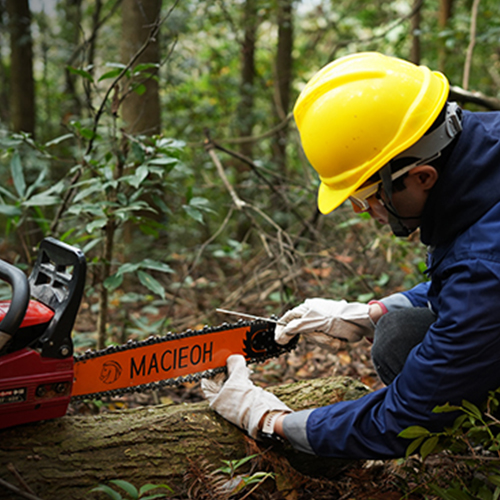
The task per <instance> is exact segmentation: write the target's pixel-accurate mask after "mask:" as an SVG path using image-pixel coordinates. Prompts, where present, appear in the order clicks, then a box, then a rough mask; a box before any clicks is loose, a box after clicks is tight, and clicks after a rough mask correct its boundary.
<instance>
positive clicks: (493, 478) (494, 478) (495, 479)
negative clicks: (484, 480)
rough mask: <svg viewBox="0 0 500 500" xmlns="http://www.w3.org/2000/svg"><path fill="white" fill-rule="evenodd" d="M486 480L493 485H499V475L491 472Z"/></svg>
mask: <svg viewBox="0 0 500 500" xmlns="http://www.w3.org/2000/svg"><path fill="white" fill-rule="evenodd" d="M488 481H490V482H491V483H493V484H494V485H495V486H500V476H498V475H496V474H492V475H491V476H488Z"/></svg>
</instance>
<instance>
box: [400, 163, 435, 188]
mask: <svg viewBox="0 0 500 500" xmlns="http://www.w3.org/2000/svg"><path fill="white" fill-rule="evenodd" d="M408 175H411V176H414V177H413V180H414V181H415V182H417V183H418V185H419V186H420V187H421V188H422V189H423V190H424V191H428V190H429V189H432V188H433V187H434V184H436V182H437V180H438V178H439V174H438V171H437V170H436V169H435V168H434V167H433V166H432V165H420V166H418V167H415V168H412V169H411V170H410V172H409V174H408Z"/></svg>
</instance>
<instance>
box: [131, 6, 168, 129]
mask: <svg viewBox="0 0 500 500" xmlns="http://www.w3.org/2000/svg"><path fill="white" fill-rule="evenodd" d="M161 3H162V0H147V1H145V0H123V3H122V40H121V58H122V62H123V63H124V64H127V63H128V62H129V61H130V59H131V58H132V56H134V55H135V54H136V53H137V51H138V50H139V49H140V48H141V46H142V45H143V44H144V43H145V42H146V41H147V40H148V37H149V34H150V32H151V29H152V27H153V26H154V24H155V23H157V22H158V21H159V16H160V10H161ZM145 63H154V64H159V63H160V44H159V41H158V37H157V38H156V39H152V40H149V44H148V46H147V48H146V50H145V51H144V52H143V53H142V54H141V56H140V57H139V59H138V60H137V62H136V65H137V64H145ZM134 67H135V66H134ZM148 73H156V71H155V70H154V69H150V70H148ZM140 82H141V83H142V84H143V85H144V86H145V90H144V92H143V93H141V94H140V95H139V94H138V93H137V92H135V91H132V92H131V93H130V94H129V95H128V96H127V97H126V99H125V100H124V102H123V105H122V116H123V119H124V121H125V122H126V124H127V132H129V133H132V134H144V135H153V134H159V133H160V130H161V120H160V97H159V92H158V88H159V87H158V80H157V79H156V78H151V77H150V78H145V77H144V76H142V77H140ZM137 83H138V81H137V80H136V79H132V81H131V84H132V85H136V84H137Z"/></svg>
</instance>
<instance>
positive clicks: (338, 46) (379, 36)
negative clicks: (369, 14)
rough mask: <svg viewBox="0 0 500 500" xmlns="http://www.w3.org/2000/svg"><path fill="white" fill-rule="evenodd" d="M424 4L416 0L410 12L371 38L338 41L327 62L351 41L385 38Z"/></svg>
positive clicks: (361, 41) (362, 42)
mask: <svg viewBox="0 0 500 500" xmlns="http://www.w3.org/2000/svg"><path fill="white" fill-rule="evenodd" d="M423 4H424V0H420V1H418V2H416V3H415V4H414V5H413V8H412V9H411V11H410V12H409V13H408V14H406V15H405V16H402V17H401V18H400V19H398V20H397V21H396V22H395V23H394V24H392V25H391V26H389V28H387V29H386V30H385V31H384V32H383V33H380V34H378V35H373V36H371V37H369V38H364V39H361V40H359V39H352V40H345V41H340V42H338V43H337V45H335V47H334V48H333V50H332V51H331V52H330V54H329V56H328V61H327V62H330V61H331V60H332V59H333V58H334V57H335V53H336V52H337V50H339V49H340V48H341V47H347V45H349V44H351V43H357V44H365V43H370V42H373V41H375V40H380V39H381V38H384V37H385V36H386V35H387V34H388V33H390V32H391V31H392V30H393V29H394V28H396V27H397V26H399V25H400V24H402V23H404V22H405V21H407V20H408V19H411V18H412V17H413V16H414V15H415V14H416V13H417V12H418V11H419V10H420V9H421V8H422V5H423Z"/></svg>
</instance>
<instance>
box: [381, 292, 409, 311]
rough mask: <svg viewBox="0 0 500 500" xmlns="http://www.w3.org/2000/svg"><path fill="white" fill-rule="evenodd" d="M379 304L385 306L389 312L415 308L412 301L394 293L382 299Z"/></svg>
mask: <svg viewBox="0 0 500 500" xmlns="http://www.w3.org/2000/svg"><path fill="white" fill-rule="evenodd" d="M378 302H380V303H382V304H383V305H384V306H385V308H386V309H387V312H392V311H397V310H399V309H406V308H408V307H414V306H413V304H412V303H411V301H410V299H409V298H408V297H407V296H406V295H404V294H402V293H393V294H392V295H389V296H387V297H384V298H383V299H380V300H379V301H378Z"/></svg>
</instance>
